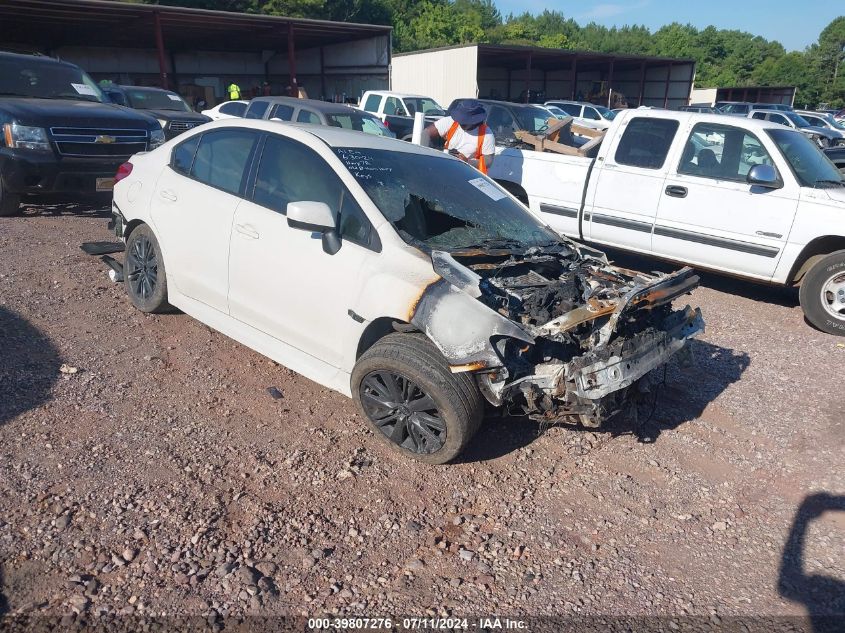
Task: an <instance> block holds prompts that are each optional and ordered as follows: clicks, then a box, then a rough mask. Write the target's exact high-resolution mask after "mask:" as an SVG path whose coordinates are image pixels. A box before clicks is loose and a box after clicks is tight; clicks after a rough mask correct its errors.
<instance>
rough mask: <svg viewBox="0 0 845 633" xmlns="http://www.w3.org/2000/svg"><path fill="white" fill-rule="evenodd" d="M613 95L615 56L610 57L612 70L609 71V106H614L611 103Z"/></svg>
mask: <svg viewBox="0 0 845 633" xmlns="http://www.w3.org/2000/svg"><path fill="white" fill-rule="evenodd" d="M612 97H613V58H612V57H611V58H610V70H608V72H607V107H608V108H612V107H613V106H612V105H610V103H611V101H610V100H611V98H612Z"/></svg>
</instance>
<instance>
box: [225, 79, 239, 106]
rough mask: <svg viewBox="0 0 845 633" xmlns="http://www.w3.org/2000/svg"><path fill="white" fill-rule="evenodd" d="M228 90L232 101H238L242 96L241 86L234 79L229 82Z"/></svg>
mask: <svg viewBox="0 0 845 633" xmlns="http://www.w3.org/2000/svg"><path fill="white" fill-rule="evenodd" d="M226 92H228V93H229V100H230V101H237V100H238V99H240V98H241V87H240V86H239V85H238V84H236V83H235V82H234V81H233V82H232V83H230V84H229V87H228V88H226Z"/></svg>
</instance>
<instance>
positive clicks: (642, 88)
mask: <svg viewBox="0 0 845 633" xmlns="http://www.w3.org/2000/svg"><path fill="white" fill-rule="evenodd" d="M643 98H645V62H643V63H642V67H641V68H640V98H639V99H637V105H638V106H641V105H642V104H643Z"/></svg>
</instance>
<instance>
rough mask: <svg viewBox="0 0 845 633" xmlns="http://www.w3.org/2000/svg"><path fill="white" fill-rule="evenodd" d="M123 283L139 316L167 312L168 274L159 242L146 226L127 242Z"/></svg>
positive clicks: (130, 236) (168, 307) (139, 228)
mask: <svg viewBox="0 0 845 633" xmlns="http://www.w3.org/2000/svg"><path fill="white" fill-rule="evenodd" d="M123 279H124V284H125V285H126V294H128V295H129V300H130V301H131V302H132V305H134V306H135V307H136V308H138V309H139V310H140V311H141V312H167V311H169V310H171V309H172V308H171V305H170V304H169V303H167V274H166V273H165V270H164V261H163V260H162V257H161V248H160V247H159V245H158V240H157V239H156V236H155V234H154V233H153V232H152V230H151V229H150V227H149V226H147V225H146V224H142V225H141V226H139V227H138V228H136V229H135V230H134V231H132V233H130V234H129V239H127V240H126V260H125V261H124V264H123Z"/></svg>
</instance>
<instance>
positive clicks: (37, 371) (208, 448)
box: [0, 205, 845, 626]
mask: <svg viewBox="0 0 845 633" xmlns="http://www.w3.org/2000/svg"><path fill="white" fill-rule="evenodd" d="M105 225H106V215H105V211H104V210H102V209H96V208H90V207H85V206H79V205H77V206H43V207H32V208H29V209H28V210H27V212H26V214H25V215H24V216H23V217H17V218H2V219H0V258H1V259H0V262H2V263H1V264H0V443H2V446H3V456H4V459H3V460H2V462H0V613H2V612H3V611H6V612H7V613H9V614H11V615H14V614H51V615H63V614H82V613H87V614H107V613H108V614H132V613H134V614H155V615H157V616H159V615H162V614H167V615H168V616H170V615H188V614H190V615H203V616H204V617H206V618H211V619H213V618H216V617H222V616H226V615H227V614H228V615H238V616H241V615H244V614H262V615H274V614H289V615H320V614H363V615H369V616H375V615H382V616H383V615H398V614H407V615H417V616H425V615H429V616H433V615H447V614H451V615H464V616H468V615H481V614H491V613H500V614H507V615H514V616H532V615H544V614H545V615H552V614H556V615H561V614H564V615H570V616H585V615H596V614H601V615H607V616H612V615H624V616H654V615H660V616H678V617H681V616H686V615H690V614H692V615H698V616H703V617H704V618H706V619H708V620H709V621H710V622H714V623H718V622H720V621H722V620H724V619H725V618H731V617H733V616H761V615H777V616H781V615H787V616H796V615H801V616H803V615H806V614H811V615H830V616H836V617H839V618H842V617H845V616H843V614H845V538H843V537H845V467H843V459H842V458H843V439H845V399H843V398H842V391H843V390H842V384H843V383H842V381H843V374H842V368H843V365H844V364H845V339H837V338H836V337H832V336H828V335H825V334H822V333H820V332H817V331H815V330H813V329H811V328H810V327H809V326H808V325H806V324H805V323H804V321H803V318H802V315H801V311H800V309H799V308H798V307H797V298H796V296H795V293H792V292H788V291H784V290H782V289H776V288H766V287H761V286H756V285H752V284H746V283H743V282H739V281H731V280H726V279H723V278H718V277H710V276H705V278H704V285H703V286H702V287H701V288H700V289H698V290H696V291H695V293H694V295H693V297H692V301H691V302H692V303H693V304H698V305H700V306H701V308H702V310H703V312H704V316H705V319H706V321H707V333H706V334H705V335H704V336H703V337H702V338H701V339H700V340H698V341H696V342H694V344H693V348H692V349H693V355H694V358H695V360H696V363H697V364H696V366H695V367H693V368H691V369H681V368H679V367H676V366H671V367H670V368H669V370H668V372H667V384H666V386H664V387H663V388H662V390H661V391H660V392H659V395H658V398H657V401H656V403H657V404H656V406H655V408H654V412H653V415H652V417H651V420H650V421H649V422H647V423H645V424H635V423H634V421H632V420H631V419H623V420H619V421H616V422H614V423H613V424H612V426H611V427H610V428H608V429H603V430H600V431H598V432H586V431H582V430H577V429H572V428H568V427H551V428H539V427H538V426H537V425H536V424H534V423H531V422H528V421H525V420H521V419H488V420H487V421H485V424H484V426H483V427H482V430H481V432H480V433H479V435H478V436H477V437H476V439H475V440H474V441H473V443H472V444H471V446H470V447H469V450H468V451H467V452H466V454H465V455H464V456H463V458H462V459H461V461H460V462H459V463H457V464H453V465H449V466H441V467H431V466H425V465H421V464H417V463H414V462H411V461H408V460H406V459H403V458H402V457H400V456H397V455H395V454H394V453H393V452H392V451H391V450H390V449H389V448H387V447H385V446H383V445H382V444H381V443H380V442H379V441H378V440H377V438H376V437H374V436H373V434H372V433H371V432H370V431H369V430H368V429H367V427H366V425H365V423H364V421H363V420H362V419H361V418H360V417H359V416H358V415H357V413H356V411H355V408H354V406H353V404H352V402H351V401H350V400H348V399H347V398H345V397H343V396H341V395H339V394H336V393H334V392H331V391H329V390H326V389H324V388H322V387H320V386H318V385H316V384H314V383H312V382H310V381H308V380H306V379H304V378H302V377H300V376H298V375H296V374H294V373H292V372H290V371H288V370H286V369H284V368H283V367H280V366H278V365H276V364H275V363H273V362H270V361H268V360H267V359H265V358H263V357H261V356H259V355H258V354H256V353H255V352H252V351H251V350H249V349H246V348H245V347H243V346H241V345H239V344H237V343H235V342H233V341H231V340H229V339H227V338H225V337H224V336H222V335H220V334H218V333H216V332H214V331H212V330H210V329H209V328H208V327H206V326H204V325H202V324H201V323H199V322H197V321H195V320H193V319H191V318H190V317H188V316H185V315H179V314H174V315H156V316H152V315H144V314H141V313H140V312H138V311H136V310H134V309H133V308H132V307H131V306H130V304H129V302H128V301H127V299H126V297H125V294H124V290H123V287H122V285H119V284H112V283H110V282H109V281H108V279H107V277H106V275H105V274H104V270H105V267H104V265H103V264H102V263H101V262H100V261H98V259H97V258H95V257H90V256H87V255H85V254H84V253H83V252H82V251H81V250H80V249H79V244H80V243H81V242H83V241H88V240H108V239H110V236H109V233H108V231H107V229H106V226H105ZM625 263H627V264H630V263H631V261H630V259H629V260H628V261H626V262H625ZM634 263H635V265H637V266H639V267H641V268H642V267H649V268H652V269H653V268H655V267H658V266H659V265H658V264H655V263H653V262H648V261H643V260H634ZM269 387H275V388H276V389H277V390H278V393H276V394H275V397H274V396H272V395H271V394H270V393H268V388H269ZM279 396H281V397H279ZM647 414H648V411H645V412H644V414H643V415H642V416H641V421H642V419H643V418H645V417H646V415H647ZM834 621H836V622H838V624H841V625H843V626H845V620H841V619H840V620H834Z"/></svg>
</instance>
